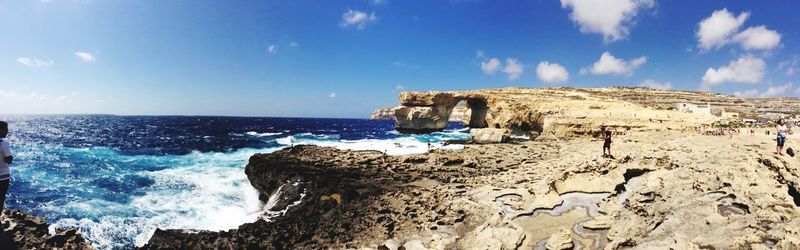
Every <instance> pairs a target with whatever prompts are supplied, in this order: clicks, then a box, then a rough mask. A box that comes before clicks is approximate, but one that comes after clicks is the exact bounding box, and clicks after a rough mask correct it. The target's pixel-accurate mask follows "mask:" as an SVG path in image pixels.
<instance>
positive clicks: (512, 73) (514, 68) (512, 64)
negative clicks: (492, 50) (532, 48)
mask: <svg viewBox="0 0 800 250" xmlns="http://www.w3.org/2000/svg"><path fill="white" fill-rule="evenodd" d="M503 73H506V75H508V80H509V81H513V80H517V79H519V76H520V75H522V73H525V68H524V67H523V66H522V63H520V62H519V61H518V60H517V59H514V58H507V59H506V67H505V68H504V69H503Z"/></svg>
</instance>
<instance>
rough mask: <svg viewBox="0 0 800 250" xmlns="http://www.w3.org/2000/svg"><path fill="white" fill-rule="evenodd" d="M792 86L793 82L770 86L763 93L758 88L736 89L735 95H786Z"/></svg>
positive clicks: (766, 96) (760, 96) (761, 96)
mask: <svg viewBox="0 0 800 250" xmlns="http://www.w3.org/2000/svg"><path fill="white" fill-rule="evenodd" d="M791 88H792V84H791V83H787V84H784V85H780V86H773V87H769V88H767V91H764V92H763V93H762V92H760V91H758V89H751V90H745V91H736V92H733V95H735V96H739V97H747V98H755V97H759V98H769V97H780V96H786V91H787V90H790V89H791Z"/></svg>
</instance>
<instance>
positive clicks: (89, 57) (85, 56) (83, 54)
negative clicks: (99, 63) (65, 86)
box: [75, 51, 95, 62]
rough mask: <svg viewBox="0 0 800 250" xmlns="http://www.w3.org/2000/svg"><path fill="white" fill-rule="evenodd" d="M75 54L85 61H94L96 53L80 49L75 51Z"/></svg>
mask: <svg viewBox="0 0 800 250" xmlns="http://www.w3.org/2000/svg"><path fill="white" fill-rule="evenodd" d="M75 56H77V57H78V59H81V60H82V61H84V62H94V61H95V59H94V55H92V54H91V53H89V52H82V51H78V52H75Z"/></svg>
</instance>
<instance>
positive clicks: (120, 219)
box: [0, 115, 469, 249]
mask: <svg viewBox="0 0 800 250" xmlns="http://www.w3.org/2000/svg"><path fill="white" fill-rule="evenodd" d="M0 120H4V121H7V122H8V123H9V127H10V133H9V136H8V138H7V139H6V141H9V142H10V143H11V150H12V151H13V153H14V156H15V160H14V164H12V166H11V171H12V178H11V186H10V188H9V192H8V195H7V199H6V209H16V210H22V211H24V212H28V213H31V214H34V215H37V216H43V217H45V218H47V220H48V222H49V223H51V228H50V231H51V233H52V232H54V230H55V229H56V228H67V227H73V228H77V229H78V230H79V231H80V232H81V233H82V234H83V236H84V237H85V238H87V239H88V240H89V241H91V242H92V244H93V245H95V246H96V247H97V248H98V249H130V248H133V247H135V246H142V245H144V244H145V243H147V241H148V240H149V239H150V236H151V235H152V233H153V232H154V231H155V230H156V228H161V229H195V230H215V231H218V230H228V229H233V228H237V227H238V226H239V225H241V224H243V223H248V222H254V221H256V220H258V219H266V220H269V219H270V218H269V216H280V215H275V214H274V213H270V214H272V215H269V216H267V215H265V214H267V213H265V211H266V210H267V209H269V204H264V203H263V202H261V201H259V199H258V193H257V191H256V190H255V189H254V188H253V187H252V186H251V185H250V183H249V181H248V180H247V176H246V175H245V174H244V168H245V166H246V165H247V161H248V159H249V157H250V156H251V155H253V154H255V153H269V152H274V151H277V150H280V149H282V148H285V147H289V146H292V145H300V144H313V145H319V146H331V147H336V148H340V149H352V150H377V151H381V152H387V153H388V154H390V155H402V154H417V153H424V152H426V151H427V150H428V144H430V145H431V147H433V148H444V149H448V150H461V149H463V146H461V145H457V144H449V143H445V142H446V141H448V140H465V139H469V134H468V132H466V130H465V128H464V127H463V126H462V125H460V124H458V123H451V124H450V126H448V128H447V129H445V131H443V132H439V133H432V134H425V135H405V134H400V133H398V132H397V131H395V129H394V122H393V121H374V120H366V119H315V118H256V117H211V116H114V115H41V116H22V115H14V116H0Z"/></svg>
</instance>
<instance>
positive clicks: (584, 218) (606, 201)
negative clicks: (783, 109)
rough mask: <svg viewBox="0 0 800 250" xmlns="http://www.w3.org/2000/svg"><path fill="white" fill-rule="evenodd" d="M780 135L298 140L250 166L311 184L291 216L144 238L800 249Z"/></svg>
mask: <svg viewBox="0 0 800 250" xmlns="http://www.w3.org/2000/svg"><path fill="white" fill-rule="evenodd" d="M769 142H770V138H769V137H767V136H763V135H753V136H751V135H738V136H735V137H733V138H728V137H714V136H704V135H698V134H694V133H691V134H690V133H680V132H662V133H633V134H628V135H625V136H624V137H621V138H620V139H619V142H618V143H617V145H615V147H616V148H617V149H618V150H617V152H619V153H618V155H617V159H608V158H603V157H601V156H600V155H599V144H598V141H595V140H593V139H590V138H578V139H572V140H563V141H553V142H523V143H513V144H491V145H468V146H467V147H466V148H465V149H464V151H463V152H453V151H446V150H435V151H433V152H431V153H428V154H422V155H410V156H389V157H387V160H386V162H387V164H385V165H384V164H382V160H381V157H382V156H381V154H380V153H379V152H374V151H348V150H337V149H333V148H325V147H316V146H298V147H295V148H294V149H284V150H281V151H278V152H275V153H272V154H268V155H255V156H253V157H252V158H251V161H250V164H248V177H249V178H250V180H251V182H252V183H253V184H254V186H256V187H257V188H258V189H259V190H260V191H261V192H263V193H272V192H274V190H276V189H277V186H279V185H280V184H281V183H295V182H300V183H306V184H305V185H299V186H300V187H302V188H299V189H296V190H294V191H287V192H285V193H284V195H287V197H301V195H300V194H299V193H305V195H302V197H304V198H303V200H302V202H300V203H299V205H297V206H294V207H290V208H289V209H288V211H287V213H286V215H285V216H282V217H279V218H277V219H276V220H274V221H272V222H266V221H257V222H255V223H248V224H244V225H242V226H240V227H239V228H238V229H234V230H229V231H223V232H207V231H201V232H184V231H182V230H165V231H164V230H160V231H157V232H156V233H155V234H154V236H153V237H152V238H151V240H150V242H149V243H148V245H145V246H144V247H143V248H142V249H164V248H175V247H178V248H191V249H203V248H228V247H236V246H252V247H255V248H266V249H281V248H295V249H315V248H372V249H376V248H378V249H386V248H388V249H398V248H399V247H401V246H402V247H405V248H406V249H419V248H434V249H443V248H451V247H456V248H466V249H471V248H492V249H496V248H508V249H517V248H519V249H523V248H524V249H530V248H534V247H536V246H537V245H539V246H544V245H548V244H551V243H550V242H549V241H547V239H554V240H553V242H555V239H559V238H560V239H566V240H565V241H563V242H561V243H559V244H557V245H560V246H563V247H566V246H567V245H573V246H577V245H580V246H583V247H590V248H602V247H611V248H618V247H632V246H639V247H666V246H682V247H687V248H692V247H701V246H711V247H716V248H741V247H757V246H761V247H771V246H783V247H791V246H796V245H795V244H797V242H800V241H796V240H798V239H800V238H798V236H797V235H796V233H795V232H796V231H794V230H795V229H794V228H796V227H795V226H794V225H797V224H796V223H800V212H798V210H797V206H796V205H795V204H794V203H793V201H792V199H793V198H792V196H791V195H790V193H789V190H790V189H791V188H793V187H796V186H797V185H799V184H800V174H798V173H796V172H795V170H794V169H797V166H800V165H798V164H800V162H798V161H797V160H796V159H794V158H788V159H787V157H785V156H784V157H781V156H777V155H773V154H771V153H769V145H771V144H770V143H769ZM754 143H755V144H754ZM744 159H746V160H744ZM720 166H725V167H720ZM721 177H724V178H721ZM753 183H761V184H760V185H752V184H753ZM301 189H303V190H305V191H301ZM337 194H338V195H337ZM598 195H599V196H598ZM288 200H292V199H288ZM780 218H785V219H780ZM747 225H757V226H755V227H748V226H747ZM708 228H716V230H708ZM552 244H555V243H552ZM384 247H385V248H384ZM558 249H561V248H558Z"/></svg>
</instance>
